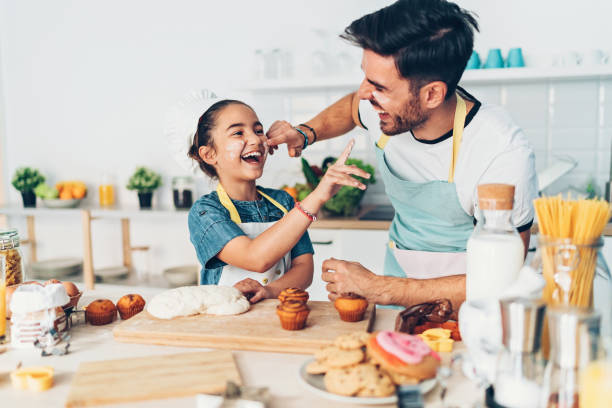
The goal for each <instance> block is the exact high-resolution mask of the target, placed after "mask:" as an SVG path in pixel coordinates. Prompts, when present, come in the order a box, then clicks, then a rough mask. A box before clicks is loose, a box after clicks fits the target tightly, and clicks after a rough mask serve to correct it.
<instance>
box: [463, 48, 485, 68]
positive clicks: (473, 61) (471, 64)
mask: <svg viewBox="0 0 612 408" xmlns="http://www.w3.org/2000/svg"><path fill="white" fill-rule="evenodd" d="M480 65H481V62H480V55H478V53H477V52H476V51H472V55H470V59H469V60H468V62H467V65H466V66H465V69H478V68H480Z"/></svg>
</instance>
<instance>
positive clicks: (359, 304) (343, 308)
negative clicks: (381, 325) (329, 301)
mask: <svg viewBox="0 0 612 408" xmlns="http://www.w3.org/2000/svg"><path fill="white" fill-rule="evenodd" d="M334 306H335V307H336V310H337V311H338V313H339V314H340V319H342V320H344V321H345V322H358V321H360V320H361V319H363V315H364V314H365V311H366V309H367V308H368V301H367V300H365V299H364V298H362V297H361V296H357V295H344V296H341V297H339V298H337V299H336V300H335V301H334Z"/></svg>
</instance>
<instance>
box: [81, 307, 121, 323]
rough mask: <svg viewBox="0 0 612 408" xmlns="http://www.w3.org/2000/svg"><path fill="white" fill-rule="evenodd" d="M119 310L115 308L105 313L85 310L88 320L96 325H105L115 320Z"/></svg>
mask: <svg viewBox="0 0 612 408" xmlns="http://www.w3.org/2000/svg"><path fill="white" fill-rule="evenodd" d="M116 314H117V312H116V311H115V310H113V311H109V312H104V313H93V312H85V317H86V318H87V321H88V322H89V323H90V324H92V325H94V326H103V325H105V324H109V323H112V322H113V320H115V316H116Z"/></svg>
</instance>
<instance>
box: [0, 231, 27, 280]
mask: <svg viewBox="0 0 612 408" xmlns="http://www.w3.org/2000/svg"><path fill="white" fill-rule="evenodd" d="M19 244H20V240H19V234H18V232H17V230H16V229H14V228H9V229H1V230H0V268H1V269H2V277H3V278H2V282H3V283H4V284H5V286H11V285H17V284H19V283H22V282H23V281H24V280H25V276H24V268H23V256H22V253H21V248H20V246H19Z"/></svg>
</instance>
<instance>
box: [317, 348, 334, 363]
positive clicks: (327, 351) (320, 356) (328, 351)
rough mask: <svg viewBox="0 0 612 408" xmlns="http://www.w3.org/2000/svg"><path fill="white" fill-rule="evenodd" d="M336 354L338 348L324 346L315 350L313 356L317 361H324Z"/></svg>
mask: <svg viewBox="0 0 612 408" xmlns="http://www.w3.org/2000/svg"><path fill="white" fill-rule="evenodd" d="M337 352H338V347H336V346H325V347H322V348H320V349H319V350H317V351H316V352H315V354H314V356H315V358H316V359H317V361H325V360H327V357H329V356H331V355H332V354H334V353H337Z"/></svg>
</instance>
